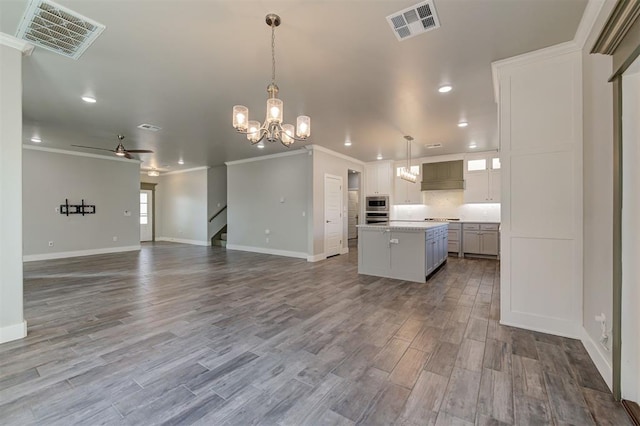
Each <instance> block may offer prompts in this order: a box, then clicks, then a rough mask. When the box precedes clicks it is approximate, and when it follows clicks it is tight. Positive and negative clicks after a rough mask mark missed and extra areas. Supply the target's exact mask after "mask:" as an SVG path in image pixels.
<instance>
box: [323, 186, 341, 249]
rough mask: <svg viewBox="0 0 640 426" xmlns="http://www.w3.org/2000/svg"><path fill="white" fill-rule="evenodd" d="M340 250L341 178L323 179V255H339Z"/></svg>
mask: <svg viewBox="0 0 640 426" xmlns="http://www.w3.org/2000/svg"><path fill="white" fill-rule="evenodd" d="M341 248H342V178H341V177H340V176H331V175H325V177H324V253H325V255H326V256H327V257H329V256H334V255H336V254H340V251H341Z"/></svg>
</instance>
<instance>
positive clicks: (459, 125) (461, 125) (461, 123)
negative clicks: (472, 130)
mask: <svg viewBox="0 0 640 426" xmlns="http://www.w3.org/2000/svg"><path fill="white" fill-rule="evenodd" d="M468 125H469V123H467V122H466V121H461V122H459V123H458V127H467V126H468Z"/></svg>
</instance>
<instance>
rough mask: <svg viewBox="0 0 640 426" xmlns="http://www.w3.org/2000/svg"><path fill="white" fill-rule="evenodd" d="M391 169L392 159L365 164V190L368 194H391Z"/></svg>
mask: <svg viewBox="0 0 640 426" xmlns="http://www.w3.org/2000/svg"><path fill="white" fill-rule="evenodd" d="M391 169H392V164H391V162H390V161H377V162H375V163H368V164H365V169H364V172H365V175H366V178H365V183H366V185H365V191H366V194H367V195H391V187H392V184H391V182H392V180H391V178H392V172H391Z"/></svg>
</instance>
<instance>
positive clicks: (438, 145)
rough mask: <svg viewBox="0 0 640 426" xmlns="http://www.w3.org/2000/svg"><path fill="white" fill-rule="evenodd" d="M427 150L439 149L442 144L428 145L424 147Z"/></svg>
mask: <svg viewBox="0 0 640 426" xmlns="http://www.w3.org/2000/svg"><path fill="white" fill-rule="evenodd" d="M424 147H425V148H427V149H434V148H441V147H442V144H441V143H430V144H427V145H425V146H424Z"/></svg>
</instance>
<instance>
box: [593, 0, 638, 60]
mask: <svg viewBox="0 0 640 426" xmlns="http://www.w3.org/2000/svg"><path fill="white" fill-rule="evenodd" d="M638 16H640V1H638V0H618V2H617V3H616V6H615V7H614V8H613V11H612V12H611V14H610V15H609V18H608V19H607V22H606V23H605V24H604V26H603V27H602V31H600V35H598V39H597V40H596V42H595V44H594V45H593V48H592V49H591V53H602V54H604V55H613V54H614V52H615V51H616V49H617V48H618V46H619V45H620V42H622V40H623V39H624V37H625V35H626V34H627V32H628V31H629V29H630V28H631V26H632V25H633V24H634V22H635V21H636V19H638Z"/></svg>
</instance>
